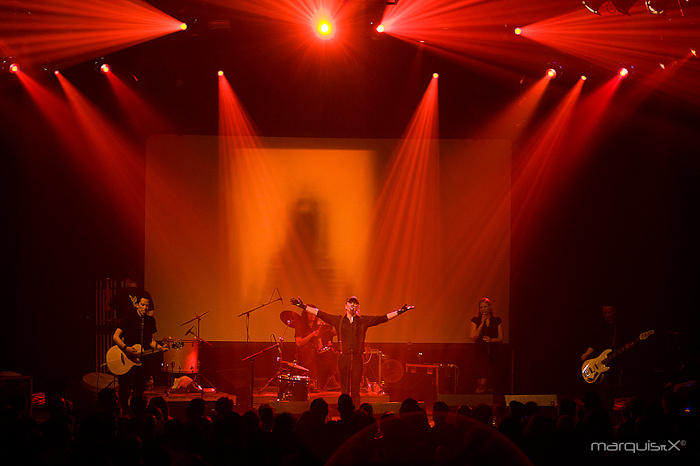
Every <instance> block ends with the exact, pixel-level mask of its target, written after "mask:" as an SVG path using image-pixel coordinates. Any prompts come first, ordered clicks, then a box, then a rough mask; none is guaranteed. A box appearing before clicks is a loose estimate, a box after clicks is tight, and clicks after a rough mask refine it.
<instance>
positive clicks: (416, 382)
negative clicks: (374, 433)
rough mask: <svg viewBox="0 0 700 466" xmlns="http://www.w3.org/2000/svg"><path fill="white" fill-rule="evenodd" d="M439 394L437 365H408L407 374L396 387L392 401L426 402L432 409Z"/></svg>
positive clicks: (392, 394)
mask: <svg viewBox="0 0 700 466" xmlns="http://www.w3.org/2000/svg"><path fill="white" fill-rule="evenodd" d="M437 393H438V365H437V364H406V372H405V373H404V376H403V379H401V382H399V383H398V384H397V386H396V387H394V390H392V393H391V401H403V400H405V399H406V398H413V399H415V400H417V401H424V402H425V404H426V405H427V406H429V407H431V408H432V406H433V403H435V400H437Z"/></svg>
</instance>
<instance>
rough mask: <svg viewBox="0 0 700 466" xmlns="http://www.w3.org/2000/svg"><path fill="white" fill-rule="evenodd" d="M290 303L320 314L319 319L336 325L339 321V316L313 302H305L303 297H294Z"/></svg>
mask: <svg viewBox="0 0 700 466" xmlns="http://www.w3.org/2000/svg"><path fill="white" fill-rule="evenodd" d="M289 302H290V303H292V304H293V305H295V306H297V307H299V308H301V309H303V310H305V311H306V312H310V313H312V314H313V315H315V316H318V318H319V319H321V320H323V321H324V322H326V323H328V324H331V325H335V324H337V323H338V321H337V318H338V316H334V315H331V314H327V313H325V312H323V311H322V310H320V309H319V308H317V307H316V306H314V305H313V304H304V301H302V300H301V298H292V299H290V300H289Z"/></svg>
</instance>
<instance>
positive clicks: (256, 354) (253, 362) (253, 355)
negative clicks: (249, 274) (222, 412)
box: [238, 288, 284, 409]
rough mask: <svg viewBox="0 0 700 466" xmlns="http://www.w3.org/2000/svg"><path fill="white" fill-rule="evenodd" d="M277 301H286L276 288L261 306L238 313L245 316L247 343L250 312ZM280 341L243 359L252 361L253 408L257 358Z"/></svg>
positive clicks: (251, 391)
mask: <svg viewBox="0 0 700 466" xmlns="http://www.w3.org/2000/svg"><path fill="white" fill-rule="evenodd" d="M275 293H277V298H276V299H272V297H273V296H275ZM277 301H280V302H284V301H282V295H281V294H280V290H279V289H277V288H275V289H274V290H273V291H272V294H271V295H270V300H269V301H268V302H266V303H263V304H261V305H259V306H256V307H254V308H253V309H251V310H249V311H245V312H241V313H240V314H238V317H243V316H245V341H246V343H248V342H250V314H251V313H253V312H255V311H257V310H258V309H261V308H263V307H265V306H268V305H270V304H272V303H275V302H277ZM277 345H278V343H275V344H274V345H271V346H268V347H267V348H265V349H263V350H261V351H258V352H257V353H255V354H251V355H250V356H248V357H245V358H243V359H242V361H250V408H251V409H253V387H254V384H255V358H256V357H258V356H259V355H260V354H262V353H265V352H266V351H268V350H271V349H272V348H277Z"/></svg>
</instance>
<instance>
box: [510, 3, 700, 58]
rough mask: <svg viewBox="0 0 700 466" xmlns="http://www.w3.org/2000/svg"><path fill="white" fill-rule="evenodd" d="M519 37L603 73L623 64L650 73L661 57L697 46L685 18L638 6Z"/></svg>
mask: <svg viewBox="0 0 700 466" xmlns="http://www.w3.org/2000/svg"><path fill="white" fill-rule="evenodd" d="M522 35H523V36H524V37H527V38H528V39H531V40H534V41H537V42H540V43H542V44H544V45H546V46H549V47H552V48H555V49H557V50H561V51H563V52H566V53H569V54H571V55H574V56H577V57H581V58H584V59H586V60H588V61H590V62H592V63H594V64H596V65H599V66H602V67H605V68H607V69H609V70H615V69H617V68H618V66H619V65H618V63H619V60H620V59H622V58H624V59H625V60H628V61H629V62H632V63H635V65H636V66H637V69H638V70H642V69H643V70H649V71H651V70H653V69H654V68H656V67H657V66H658V63H659V62H660V61H662V60H664V59H666V57H668V56H669V55H670V56H673V55H674V54H677V51H678V50H684V49H685V50H687V47H688V44H691V43H694V42H697V41H698V40H700V28H698V27H697V25H696V24H695V19H694V18H691V17H689V16H685V17H674V18H672V21H669V20H667V19H666V18H662V17H658V16H652V15H649V14H648V13H647V12H646V10H645V9H644V7H643V6H642V5H641V4H639V5H637V7H636V8H633V9H632V10H631V12H630V16H626V15H620V14H615V15H607V16H602V17H596V16H591V15H590V14H589V13H588V12H587V11H585V9H583V8H578V9H576V10H573V11H569V12H567V13H564V14H561V15H557V16H553V17H549V18H547V19H543V20H540V21H537V22H535V23H533V24H530V25H528V26H526V27H523V28H522Z"/></svg>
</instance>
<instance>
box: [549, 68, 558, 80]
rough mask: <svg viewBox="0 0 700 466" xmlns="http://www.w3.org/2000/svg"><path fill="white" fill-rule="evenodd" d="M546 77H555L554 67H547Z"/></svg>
mask: <svg viewBox="0 0 700 466" xmlns="http://www.w3.org/2000/svg"><path fill="white" fill-rule="evenodd" d="M547 77H548V78H549V79H554V78H556V77H557V70H555V69H554V68H550V69H548V70H547Z"/></svg>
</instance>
